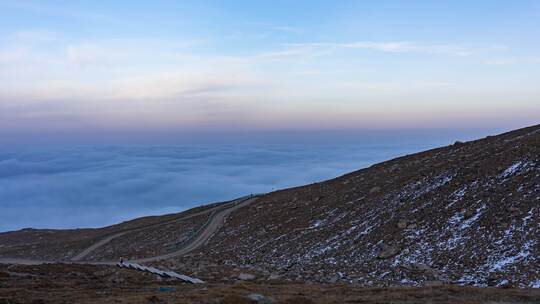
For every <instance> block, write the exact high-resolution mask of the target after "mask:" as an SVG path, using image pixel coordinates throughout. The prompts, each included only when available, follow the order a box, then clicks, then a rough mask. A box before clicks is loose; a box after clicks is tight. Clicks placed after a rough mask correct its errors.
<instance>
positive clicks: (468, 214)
mask: <svg viewBox="0 0 540 304" xmlns="http://www.w3.org/2000/svg"><path fill="white" fill-rule="evenodd" d="M473 215H474V211H472V210H466V211H465V213H463V216H464V217H465V218H470V217H472V216H473Z"/></svg>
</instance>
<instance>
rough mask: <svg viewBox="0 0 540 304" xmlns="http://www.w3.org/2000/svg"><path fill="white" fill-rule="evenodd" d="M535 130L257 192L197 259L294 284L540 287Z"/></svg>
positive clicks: (539, 130) (539, 140)
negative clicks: (441, 283)
mask: <svg viewBox="0 0 540 304" xmlns="http://www.w3.org/2000/svg"><path fill="white" fill-rule="evenodd" d="M539 239H540V126H534V127H530V128H526V129H521V130H517V131H514V132H510V133H506V134H502V135H499V136H494V137H488V138H485V139H482V140H478V141H473V142H467V143H459V142H457V143H456V144H454V145H452V146H448V147H444V148H439V149H434V150H430V151H426V152H422V153H418V154H414V155H410V156H405V157H401V158H397V159H394V160H391V161H387V162H384V163H381V164H377V165H374V166H372V167H370V168H367V169H363V170H359V171H356V172H353V173H350V174H347V175H344V176H342V177H339V178H336V179H333V180H329V181H326V182H322V183H316V184H312V185H308V186H304V187H298V188H292V189H286V190H283V191H278V192H274V193H271V194H268V195H266V196H263V197H262V198H260V199H259V200H258V201H257V202H256V203H254V204H252V205H250V206H248V207H246V208H243V209H241V210H238V211H237V212H236V213H235V214H234V215H233V216H232V217H231V218H230V219H229V221H228V223H227V225H226V226H225V227H224V228H223V229H222V230H221V231H220V232H219V233H218V234H217V235H216V236H215V237H214V238H213V239H212V241H211V242H210V243H209V244H208V245H207V246H206V247H205V249H204V250H203V251H201V252H200V253H199V256H198V258H202V259H204V258H208V259H209V260H211V261H218V262H220V263H224V264H229V265H254V266H255V267H257V268H260V269H266V270H268V271H272V272H278V273H280V274H281V275H284V276H287V277H291V278H297V279H300V280H306V279H307V280H314V281H322V282H327V281H336V280H338V281H341V280H343V281H348V282H356V283H360V284H366V285H388V284H404V285H419V284H423V283H424V282H426V281H452V282H457V283H461V284H474V285H480V286H485V285H504V284H508V283H511V284H516V285H519V286H535V287H539V285H540V245H539V243H538V242H539Z"/></svg>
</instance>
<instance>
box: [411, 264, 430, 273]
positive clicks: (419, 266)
mask: <svg viewBox="0 0 540 304" xmlns="http://www.w3.org/2000/svg"><path fill="white" fill-rule="evenodd" d="M411 268H412V269H414V270H418V271H424V272H429V271H432V270H433V269H432V268H431V267H429V266H428V265H426V264H424V263H411Z"/></svg>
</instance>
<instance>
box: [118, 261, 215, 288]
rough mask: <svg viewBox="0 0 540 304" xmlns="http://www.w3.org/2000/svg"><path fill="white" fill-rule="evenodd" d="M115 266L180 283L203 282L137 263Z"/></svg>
mask: <svg viewBox="0 0 540 304" xmlns="http://www.w3.org/2000/svg"><path fill="white" fill-rule="evenodd" d="M116 266H118V267H121V268H127V269H133V270H138V271H143V272H147V273H151V274H155V275H158V276H160V277H164V278H173V279H177V280H181V281H184V282H188V283H191V284H201V283H204V281H202V280H199V279H197V278H192V277H188V276H187V275H183V274H178V273H176V272H174V271H163V270H159V269H157V268H154V267H150V266H144V265H141V264H137V263H130V262H118V263H117V264H116Z"/></svg>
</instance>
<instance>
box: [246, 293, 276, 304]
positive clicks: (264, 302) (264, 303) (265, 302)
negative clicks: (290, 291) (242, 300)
mask: <svg viewBox="0 0 540 304" xmlns="http://www.w3.org/2000/svg"><path fill="white" fill-rule="evenodd" d="M246 298H247V299H248V300H250V301H251V303H257V304H270V303H274V299H272V298H269V297H265V296H263V295H262V294H258V293H252V294H249V295H248V296H247V297H246Z"/></svg>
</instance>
